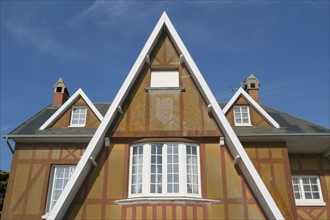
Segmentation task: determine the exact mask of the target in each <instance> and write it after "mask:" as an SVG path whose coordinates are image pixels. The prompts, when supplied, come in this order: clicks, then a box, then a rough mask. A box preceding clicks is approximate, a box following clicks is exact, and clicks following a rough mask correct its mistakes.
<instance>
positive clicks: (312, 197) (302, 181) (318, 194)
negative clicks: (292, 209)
mask: <svg viewBox="0 0 330 220" xmlns="http://www.w3.org/2000/svg"><path fill="white" fill-rule="evenodd" d="M292 186H293V192H294V198H295V201H296V205H297V206H324V205H325V203H324V201H323V198H322V191H321V185H320V178H319V177H318V176H293V177H292Z"/></svg>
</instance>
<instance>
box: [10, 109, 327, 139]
mask: <svg viewBox="0 0 330 220" xmlns="http://www.w3.org/2000/svg"><path fill="white" fill-rule="evenodd" d="M94 105H95V107H96V108H97V109H98V110H99V111H100V113H101V114H102V115H103V116H104V115H105V114H106V112H107V110H108V109H109V107H110V103H94ZM225 105H226V103H220V107H221V108H223V107H224V106H225ZM58 108H59V107H58V106H54V105H52V104H50V105H48V106H46V107H45V108H44V109H42V110H41V111H40V112H38V113H37V114H35V115H34V116H32V117H31V118H30V119H28V120H27V121H26V122H24V123H23V124H21V125H20V126H18V127H17V128H16V129H14V130H13V131H12V132H10V133H9V134H8V135H9V136H11V135H38V136H39V135H45V136H48V135H55V136H56V135H59V136H60V135H83V136H84V135H87V136H88V135H90V136H92V135H93V134H94V133H95V131H96V128H73V127H69V128H48V129H45V130H39V128H40V126H41V125H42V124H43V123H44V122H45V121H46V120H47V119H48V118H49V117H50V116H51V115H52V114H54V113H55V111H56V110H57V109H58ZM262 108H264V110H265V111H266V112H267V113H268V114H269V115H270V116H271V117H273V118H274V120H275V121H276V122H277V123H279V125H280V128H274V127H261V126H259V127H234V131H235V133H236V134H237V136H239V137H244V136H282V135H330V129H328V128H325V127H322V126H320V125H317V124H314V123H312V122H309V121H306V120H303V119H300V118H297V117H295V116H293V115H290V114H287V113H284V112H281V111H279V110H276V109H273V108H270V107H268V106H264V105H262Z"/></svg>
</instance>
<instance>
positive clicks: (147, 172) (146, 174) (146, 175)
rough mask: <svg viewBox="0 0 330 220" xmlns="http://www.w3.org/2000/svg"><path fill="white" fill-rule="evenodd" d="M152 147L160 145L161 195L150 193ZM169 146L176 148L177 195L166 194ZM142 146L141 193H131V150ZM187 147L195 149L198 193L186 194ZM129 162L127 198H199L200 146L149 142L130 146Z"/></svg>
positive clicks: (200, 194)
mask: <svg viewBox="0 0 330 220" xmlns="http://www.w3.org/2000/svg"><path fill="white" fill-rule="evenodd" d="M152 145H162V193H151V192H150V188H151V187H150V185H151V146H152ZM169 145H177V146H178V164H179V167H178V168H179V192H178V193H168V192H167V184H168V181H167V174H168V172H167V165H168V164H167V155H168V154H167V147H168V146H169ZM138 146H142V149H143V156H142V192H141V193H132V192H131V189H132V188H131V185H132V163H133V160H132V156H133V148H134V147H138ZM187 146H193V147H196V156H197V172H198V173H197V175H198V177H197V181H198V193H188V192H187V191H188V186H187V184H188V183H187V163H186V155H187V154H186V150H187ZM129 159H130V162H129V174H128V175H129V178H128V179H129V180H128V198H141V197H145V198H146V197H147V198H165V197H167V198H168V197H171V198H173V197H175V198H181V197H191V198H201V196H202V193H201V190H202V189H201V171H200V146H199V145H198V144H193V143H182V142H150V143H138V144H132V145H130V157H129Z"/></svg>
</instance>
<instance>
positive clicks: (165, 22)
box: [47, 12, 283, 219]
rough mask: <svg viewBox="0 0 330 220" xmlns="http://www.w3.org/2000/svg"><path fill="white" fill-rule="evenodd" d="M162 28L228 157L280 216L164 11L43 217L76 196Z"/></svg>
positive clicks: (58, 213) (55, 214)
mask: <svg viewBox="0 0 330 220" xmlns="http://www.w3.org/2000/svg"><path fill="white" fill-rule="evenodd" d="M164 28H166V29H167V30H168V34H169V36H170V37H171V40H172V42H173V43H174V45H175V48H176V49H177V51H178V53H179V54H181V55H180V61H181V62H184V64H185V66H186V67H187V69H188V70H189V73H190V74H191V78H192V80H193V82H194V83H195V84H196V87H197V88H198V91H199V93H200V94H201V95H202V97H203V99H204V100H205V103H207V104H208V105H207V106H208V113H209V114H212V117H213V118H214V121H215V122H216V123H217V125H218V126H219V128H220V130H221V132H222V133H223V135H224V137H225V141H226V146H227V147H228V149H229V151H230V153H231V155H232V157H233V158H235V160H234V163H235V164H237V166H238V167H239V168H240V170H241V171H242V174H243V175H244V177H245V179H246V181H247V182H248V184H249V187H250V188H251V190H252V191H253V193H254V195H255V197H256V198H257V200H258V202H259V204H260V205H261V207H262V209H263V211H264V212H265V214H266V216H267V218H272V219H274V218H275V219H282V218H283V216H282V214H281V212H280V211H279V209H278V207H277V206H276V204H275V202H274V200H273V198H272V197H271V195H270V193H269V192H268V190H267V188H266V186H265V185H264V183H263V182H262V180H261V178H260V176H259V174H258V173H257V171H256V169H255V168H254V166H253V164H252V162H251V160H250V159H249V157H248V155H247V154H246V152H245V151H244V148H243V146H242V144H241V143H240V141H239V140H238V138H237V136H236V135H235V133H234V131H233V130H232V128H231V126H230V124H229V123H228V122H227V120H226V118H225V116H224V114H223V112H222V110H221V109H220V107H219V105H218V102H217V101H216V99H215V97H214V96H213V94H212V92H211V90H210V89H209V87H208V85H207V83H206V82H205V80H204V78H203V76H202V74H201V72H200V71H199V69H198V68H197V66H196V64H195V63H194V61H193V59H192V58H191V56H190V54H189V52H188V50H187V49H186V47H185V46H184V44H183V42H182V40H181V39H180V37H179V35H178V34H177V32H176V30H175V28H174V27H173V25H172V23H171V21H170V20H169V18H168V17H167V15H166V13H165V12H164V13H163V15H162V16H161V18H160V19H159V21H158V23H157V25H156V27H155V28H154V30H153V32H152V33H151V35H150V37H149V39H148V41H147V43H146V44H145V46H144V48H143V49H142V51H141V53H140V55H139V56H138V58H137V60H136V62H135V63H134V65H133V67H132V69H131V70H130V72H129V74H128V76H127V78H126V80H125V81H124V83H123V85H122V87H121V88H120V90H119V91H118V93H117V95H116V97H115V99H114V101H113V103H112V105H111V106H110V108H109V110H108V112H107V114H106V115H105V117H104V120H103V121H102V122H101V124H100V126H99V128H98V129H97V131H96V133H95V134H94V136H93V138H92V140H91V141H90V143H89V144H88V146H87V148H86V151H85V152H84V155H83V156H82V158H81V160H80V161H79V163H78V165H77V167H76V169H75V171H74V173H73V174H72V176H71V178H70V180H69V181H68V183H67V185H66V186H65V188H64V190H63V192H62V194H61V196H60V197H59V199H58V201H57V203H56V204H55V206H54V208H53V209H52V211H51V212H50V214H49V216H48V217H47V219H59V218H62V217H63V216H64V215H65V213H66V211H67V209H68V208H69V206H70V204H71V202H72V200H73V199H74V197H75V196H76V193H77V192H78V190H79V189H80V187H81V185H82V183H83V182H84V180H85V177H86V176H87V174H88V173H89V171H90V168H91V166H92V165H95V160H94V158H97V157H98V156H99V152H100V150H101V149H102V147H103V146H104V144H103V143H104V138H105V137H106V134H107V133H108V130H109V128H110V127H111V126H112V125H113V124H114V123H115V122H116V120H117V119H118V117H120V116H119V115H120V114H122V113H123V108H122V106H123V104H124V103H125V101H126V100H127V98H128V95H129V94H130V92H131V91H132V89H134V85H135V83H136V82H137V80H138V79H139V77H140V76H141V75H139V74H140V73H141V70H142V69H143V67H144V66H145V63H146V62H147V63H149V62H150V52H151V51H153V48H154V46H155V43H156V42H158V39H159V37H160V36H161V35H162V31H163V29H164ZM117 121H118V120H117Z"/></svg>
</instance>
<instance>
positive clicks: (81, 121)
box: [70, 107, 87, 127]
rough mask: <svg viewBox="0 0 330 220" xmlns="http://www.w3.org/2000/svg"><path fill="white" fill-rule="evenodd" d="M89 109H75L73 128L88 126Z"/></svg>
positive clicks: (72, 114)
mask: <svg viewBox="0 0 330 220" xmlns="http://www.w3.org/2000/svg"><path fill="white" fill-rule="evenodd" d="M86 116H87V108H86V107H73V108H72V113H71V123H70V126H71V127H84V126H85V125H86Z"/></svg>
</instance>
